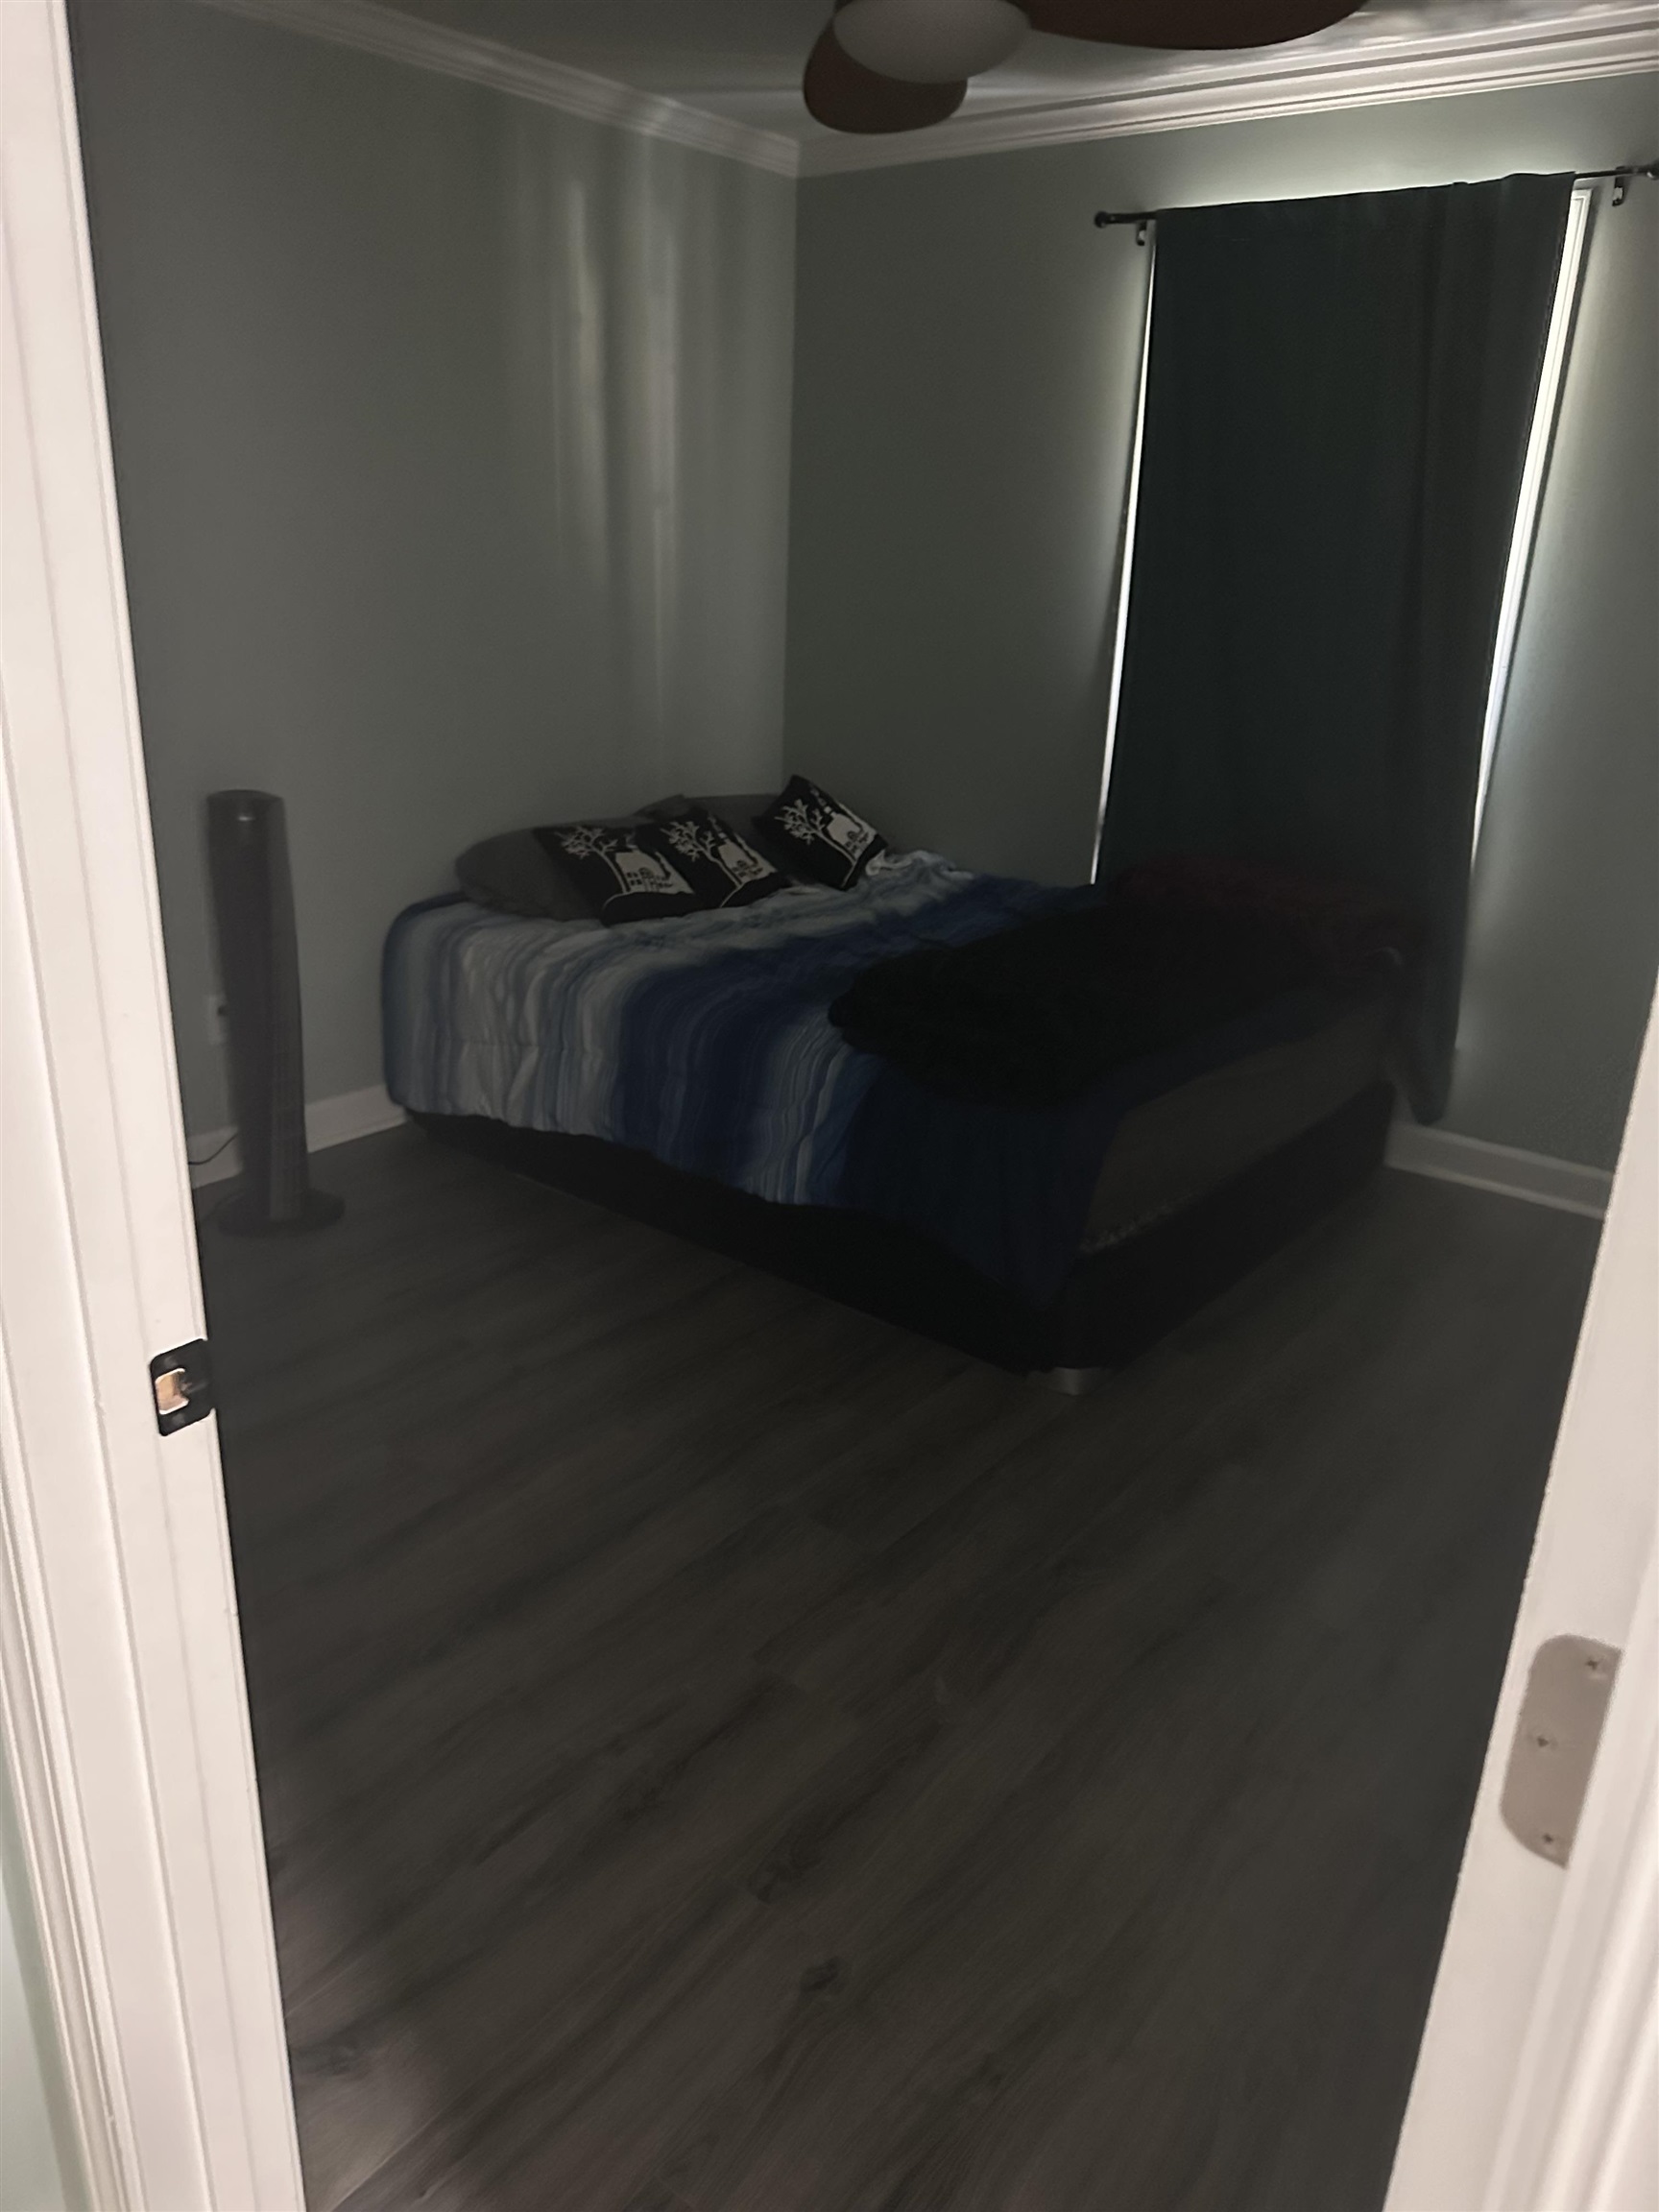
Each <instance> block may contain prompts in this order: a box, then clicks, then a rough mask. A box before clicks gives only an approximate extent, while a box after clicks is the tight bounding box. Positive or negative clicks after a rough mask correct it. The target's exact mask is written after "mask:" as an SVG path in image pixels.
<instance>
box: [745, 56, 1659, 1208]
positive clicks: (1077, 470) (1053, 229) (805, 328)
mask: <svg viewBox="0 0 1659 2212" xmlns="http://www.w3.org/2000/svg"><path fill="white" fill-rule="evenodd" d="M1655 82H1656V81H1655V80H1654V79H1652V78H1638V79H1623V80H1615V81H1610V82H1603V83H1595V84H1574V85H1559V86H1551V87H1549V88H1547V89H1542V90H1538V91H1528V92H1516V93H1503V94H1490V95H1483V96H1480V97H1479V98H1467V99H1444V100H1432V101H1425V102H1421V103H1413V104H1409V105H1401V106H1395V107H1386V108H1364V109H1357V110H1355V111H1353V112H1350V113H1347V114H1342V115H1315V116H1306V117H1296V118H1292V119H1286V120H1285V121H1282V122H1271V123H1254V124H1239V125H1231V126H1227V127H1225V128H1219V129H1208V130H1191V131H1179V132H1166V133H1160V134H1156V135H1148V136H1145V137H1138V138H1124V139H1118V140H1115V141H1102V142H1100V143H1097V144H1093V145H1086V146H1072V147H1062V148H1056V149H1053V150H1047V151H1041V152H1033V153H1026V154H1013V155H1003V156H985V157H982V158H977V159H971V160H963V161H950V162H937V163H919V164H917V165H915V166H913V167H903V168H894V169H887V170H878V171H867V172H864V173H860V174H853V175H848V176H841V177H826V178H819V179H814V180H807V181H805V182H804V183H803V184H802V186H801V187H800V213H799V226H798V235H797V245H796V271H797V289H796V340H795V359H796V372H795V416H794V464H793V472H792V496H791V521H790V556H789V565H790V577H789V658H788V685H787V716H786V747H785V749H786V753H787V756H788V762H789V764H790V765H791V766H792V767H795V768H799V769H802V770H804V771H805V772H806V773H809V774H813V775H817V776H819V777H821V778H822V779H823V780H824V781H826V782H827V783H829V784H830V785H831V786H832V787H833V788H835V789H837V790H838V791H840V792H842V793H843V794H844V796H845V797H846V798H847V799H848V800H849V801H851V802H852V803H853V804H854V805H860V806H864V807H867V808H868V809H869V810H870V811H871V812H872V813H873V814H874V815H875V816H876V818H877V819H878V821H880V822H881V823H882V825H883V826H884V827H887V828H889V829H891V830H892V832H893V833H894V834H896V835H897V836H899V837H900V838H902V839H903V840H905V841H919V842H923V843H927V844H932V845H936V846H939V847H941V848H942V849H943V850H945V851H946V852H949V853H950V854H954V855H956V856H958V857H960V858H961V859H963V860H966V861H969V862H971V863H973V864H974V865H976V866H980V867H988V868H998V869H1005V870H1009V871H1011V872H1015V873H1021V874H1033V875H1037V876H1042V877H1046V878H1054V879H1056V880H1069V879H1076V878H1082V877H1084V876H1086V874H1087V872H1088V868H1089V862H1090V853H1091V846H1092V841H1093V835H1094V806H1095V802H1096V796H1097V792H1098V786H1099V778H1100V766H1101V743H1102V730H1103V725H1104V718H1105V702H1106V688H1107V679H1108V672H1109V670H1108V659H1109V656H1108V637H1109V633H1108V627H1107V620H1106V614H1107V610H1108V607H1109V605H1110V604H1111V602H1112V598H1113V579H1114V570H1115V565H1116V558H1117V534H1118V517H1119V512H1120V504H1121V496H1122V487H1123V478H1124V470H1125V464H1126V456H1127V446H1128V439H1129V432H1130V416H1131V395H1132V392H1133V388H1134V378H1135V373H1136V369H1137V366H1138V360H1137V346H1138V343H1139V332H1140V325H1141V304H1142V298H1143V291H1142V287H1143V284H1144V269H1145V258H1144V255H1143V254H1142V252H1140V251H1139V250H1138V249H1137V247H1136V246H1135V244H1134V239H1133V233H1132V232H1130V231H1127V230H1114V231H1107V232H1100V231H1097V230H1095V229H1094V227H1093V224H1092V221H1091V218H1092V216H1093V214H1094V210H1095V208H1096V207H1100V206H1109V207H1118V208H1126V207H1145V206H1159V205H1173V204H1183V203H1188V204H1197V203H1203V202H1206V201H1217V200H1227V199H1238V198H1275V197H1290V196H1293V195H1298V194H1304V193H1318V192H1336V191H1350V190H1361V189H1372V188H1381V187H1386V186H1391V185H1408V184H1421V183H1433V182H1442V181H1447V180H1453V179H1455V178H1464V177H1481V176H1492V175H1500V174H1503V173H1504V172H1505V171H1508V170H1512V169H1537V170H1557V169H1568V168H1578V167H1589V168H1600V167H1604V166H1606V165H1607V164H1609V163H1611V162H1614V161H1618V160H1628V159H1644V158H1650V157H1651V156H1652V154H1653V152H1654V150H1655V145H1656V143H1659V100H1656V98H1655V89H1654V87H1655ZM1656 243H1659V187H1655V186H1653V185H1651V184H1638V185H1637V186H1636V187H1635V189H1634V191H1633V193H1632V196H1631V199H1630V201H1629V203H1628V204H1626V205H1625V206H1624V207H1623V208H1621V209H1619V210H1618V211H1617V212H1614V211H1611V210H1604V211H1603V212H1602V214H1601V216H1600V219H1599V223H1598V228H1597V233H1596V236H1595V238H1594V240H1593V242H1592V246H1591V253H1590V263H1589V270H1588V276H1587V284H1586V292H1585V298H1584V307H1583V314H1582V318H1581V324H1580V329H1579V336H1578V343H1577V345H1576V347H1575V354H1574V358H1573V365H1572V371H1571V375H1570V379H1569V383H1568V388H1567V391H1566V395H1565V399H1564V407H1563V420H1562V425H1561V435H1560V441H1559V445H1558V449H1557V454H1556V461H1555V466H1554V468H1553V469H1552V471H1551V478H1550V484H1549V490H1548V493H1547V498H1546V503H1545V509H1544V514H1543V517H1542V523H1541V537H1540V545H1539V556H1538V562H1537V566H1536V570H1535V575H1534V581H1533V587H1532V589H1531V591H1530V592H1529V595H1528V599H1527V608H1526V613H1525V617H1524V625H1523V633H1522V637H1521V640H1520V646H1519V652H1518V658H1517V661H1516V667H1515V680H1514V687H1513V690H1512V693H1511V707H1510V712H1509V714H1508V717H1507V724H1506V728H1505V730H1504V732H1503V741H1502V745H1501V750H1500V755H1499V758H1498V764H1497V768H1496V771H1495V775H1494V781H1493V787H1492V792H1491V798H1490V805H1489V813H1488V826H1487V831H1486V835H1485V837H1484V838H1483V841H1482V852H1481V862H1480V869H1479V881H1478V884H1477V894H1476V902H1475V918H1474V924H1473V931H1472V942H1471V949H1470V965H1469V981H1468V985H1467V988H1466V992H1465V1016H1464V1025H1463V1036H1462V1039H1461V1041H1460V1046H1459V1055H1458V1069H1457V1076H1456V1085H1455V1094H1454V1099H1453V1105H1452V1109H1451V1112H1450V1114H1449V1115H1448V1118H1447V1123H1448V1126H1450V1127H1452V1128H1455V1129H1458V1130H1461V1131H1463V1132H1465V1133H1467V1134H1471V1135H1477V1136H1481V1137H1486V1138H1489V1139H1491V1140H1493V1141H1495V1142H1503V1143H1508V1144H1516V1145H1521V1146H1523V1147H1526V1148H1528V1149H1533V1150H1538V1151H1544V1152H1551V1153H1555V1154H1557V1155H1559V1156H1561V1157H1565V1158H1570V1159H1575V1160H1580V1161H1585V1162H1589V1163H1593V1164H1598V1165H1608V1164H1610V1163H1611V1161H1612V1159H1613V1157H1614V1154H1615V1151H1616V1148H1617V1142H1618V1135H1619V1131H1620V1129H1621V1127H1622V1125H1623V1115H1624V1110H1625V1106H1626V1104H1627V1101H1628V1095H1629V1089H1630V1083H1631V1079H1632V1077H1633V1074H1634V1070H1635V1063H1636V1053H1637V1048H1638V1046H1639V1043H1640V1035H1641V1028H1642V1022H1643V1019H1644V1016H1645V1013H1646V1009H1647V1001H1648V998H1649V997H1650V995H1651V992H1652V988H1653V976H1654V967H1655V959H1656V955H1659V854H1656V850H1655V820H1656V807H1659V642H1656V624H1655V621H1654V606H1655V598H1656V594H1659V517H1656V514H1655V496H1654V484H1655V470H1656V466H1659V454H1656V451H1655V437H1656V429H1655V425H1656V422H1659V357H1656V349H1659V252H1656Z"/></svg>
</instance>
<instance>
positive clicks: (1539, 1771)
mask: <svg viewBox="0 0 1659 2212" xmlns="http://www.w3.org/2000/svg"><path fill="white" fill-rule="evenodd" d="M1618 1671H1619V1653H1618V1652H1617V1651H1616V1650H1615V1649H1614V1648H1613V1647H1612V1645H1611V1644H1598V1643H1597V1642H1596V1641H1595V1640H1594V1639H1593V1638H1592V1637H1589V1636H1551V1639H1550V1641H1549V1643H1548V1644H1541V1645H1540V1646H1539V1647H1538V1649H1537V1651H1536V1652H1535V1653H1534V1654H1533V1659H1532V1666H1531V1671H1529V1672H1528V1674H1527V1694H1526V1695H1525V1696H1524V1697H1523V1698H1522V1700H1521V1719H1520V1721H1519V1723H1518V1725H1517V1727H1516V1730H1515V1741H1514V1743H1512V1744H1511V1745H1510V1746H1509V1767H1508V1770H1507V1772H1506V1773H1505V1774H1504V1776H1503V1797H1502V1799H1501V1800H1500V1809H1501V1810H1502V1812H1503V1825H1504V1826H1505V1827H1506V1828H1507V1829H1508V1831H1509V1833H1510V1834H1511V1835H1512V1836H1513V1837H1515V1838H1516V1839H1518V1840H1519V1841H1520V1842H1522V1843H1525V1844H1526V1846H1527V1850H1528V1851H1536V1852H1537V1854H1538V1856H1539V1857H1540V1858H1541V1859H1548V1860H1550V1861H1551V1863H1552V1864H1554V1865H1556V1866H1565V1865H1566V1863H1567V1860H1568V1856H1569V1854H1570V1853H1571V1851H1572V1849H1573V1839H1574V1837H1575V1835H1576V1834H1577V1832H1578V1817H1579V1815H1580V1814H1581V1813H1582V1812H1583V1810H1584V1792H1585V1791H1586V1790H1588V1788H1589V1787H1590V1769H1591V1767H1594V1766H1595V1764H1596V1750H1597V1746H1598V1745H1599V1743H1600V1741H1601V1723H1602V1721H1603V1720H1604V1719H1606V1718H1607V1700H1608V1698H1609V1697H1610V1696H1611V1695H1612V1694H1613V1678H1614V1676H1615V1675H1616V1674H1617V1673H1618Z"/></svg>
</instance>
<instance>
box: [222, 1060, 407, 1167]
mask: <svg viewBox="0 0 1659 2212" xmlns="http://www.w3.org/2000/svg"><path fill="white" fill-rule="evenodd" d="M403 1118H404V1116H403V1109H402V1107H401V1106H395V1105H394V1104H393V1103H392V1100H391V1099H390V1098H389V1097H388V1096H387V1094H386V1087H385V1085H384V1084H383V1083H372V1084H370V1086H369V1088H368V1090H367V1091H343V1092H341V1093H340V1094H339V1096H338V1097H335V1098H313V1099H312V1100H311V1102H310V1104H309V1105H308V1106H307V1107H306V1109H305V1144H306V1148H307V1150H309V1151H312V1152H325V1151H326V1150H327V1149H328V1147H329V1145H330V1144H349V1143H350V1142H351V1140H352V1139H353V1138H354V1137H373V1136H377V1135H378V1134H379V1132H380V1131H381V1130H382V1129H396V1128H397V1124H398V1123H399V1122H400V1121H401V1120H402V1119H403ZM221 1146H223V1147H224V1149H223V1150H221V1149H220V1147H221ZM188 1150H189V1152H190V1155H191V1157H192V1160H193V1161H194V1160H200V1161H201V1163H202V1165H201V1166H192V1167H191V1169H190V1181H191V1183H192V1185H193V1186H194V1187H195V1189H197V1190H201V1188H202V1187H203V1185H204V1184H207V1183H224V1182H227V1181H228V1179H229V1178H230V1177H231V1176H232V1175H240V1174H241V1172H242V1154H241V1151H240V1148H239V1147H238V1145H237V1143H236V1132H235V1130H234V1129H204V1130H203V1131H202V1132H201V1134H200V1135H199V1136H195V1137H192V1138H191V1139H190V1142H189V1145H188ZM209 1153H211V1154H212V1155H213V1157H212V1158H211V1159H209V1158H208V1157H207V1155H208V1154H209Z"/></svg>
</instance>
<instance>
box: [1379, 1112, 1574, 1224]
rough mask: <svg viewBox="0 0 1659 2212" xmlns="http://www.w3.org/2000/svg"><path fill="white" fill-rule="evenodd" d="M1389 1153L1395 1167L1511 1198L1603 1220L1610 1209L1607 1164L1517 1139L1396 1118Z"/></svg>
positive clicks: (1391, 1164) (1388, 1160)
mask: <svg viewBox="0 0 1659 2212" xmlns="http://www.w3.org/2000/svg"><path fill="white" fill-rule="evenodd" d="M1384 1158H1385V1159H1386V1160H1387V1163H1388V1165H1389V1166H1390V1167H1404V1168H1405V1169H1406V1170H1407V1173H1409V1174H1412V1175H1432V1176H1434V1177H1436V1178H1437V1179H1438V1180H1439V1181H1440V1182H1442V1183H1467V1184H1470V1185H1472V1186H1473V1188H1474V1189H1475V1190H1498V1191H1501V1192H1502V1193H1503V1196H1504V1197H1506V1198H1526V1199H1527V1200H1529V1201H1530V1203H1531V1204H1532V1205H1534V1206H1554V1207H1557V1208H1559V1210H1560V1211H1561V1212H1562V1213H1564V1214H1590V1215H1591V1216H1592V1217H1593V1218H1595V1219H1596V1220H1598V1221H1599V1219H1600V1218H1601V1216H1602V1214H1605V1213H1606V1211H1607V1193H1608V1191H1609V1190H1611V1189H1612V1188H1613V1178H1612V1176H1611V1175H1609V1174H1608V1173H1607V1171H1606V1170H1605V1169H1604V1168H1601V1167H1581V1166H1579V1165H1578V1163H1577V1162H1576V1161H1575V1160H1553V1159H1551V1157H1550V1155H1549V1154H1548V1153H1547V1152H1522V1151H1519V1150H1518V1149H1517V1148H1516V1147H1515V1146H1514V1145H1512V1144H1488V1143H1487V1142H1486V1141H1485V1139H1484V1138H1481V1137H1459V1136H1457V1135H1455V1133H1454V1132H1453V1131H1452V1130H1450V1129H1425V1128H1422V1127H1420V1126H1419V1125H1418V1123H1416V1122H1415V1121H1396V1122H1395V1124H1394V1126H1393V1128H1392V1129H1390V1130H1389V1132H1388V1150H1387V1152H1386V1153H1385V1155H1384Z"/></svg>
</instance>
